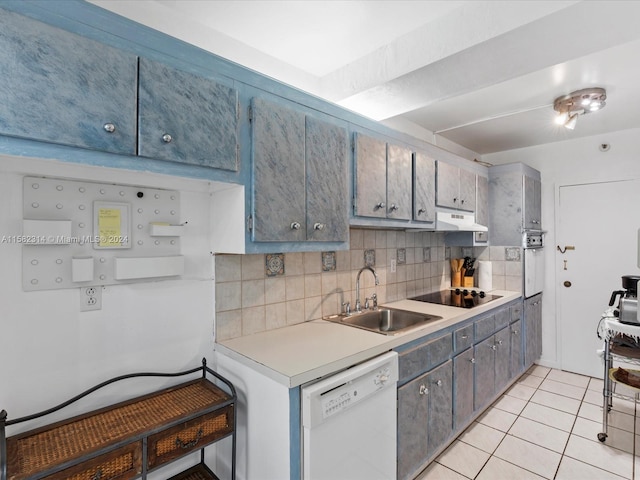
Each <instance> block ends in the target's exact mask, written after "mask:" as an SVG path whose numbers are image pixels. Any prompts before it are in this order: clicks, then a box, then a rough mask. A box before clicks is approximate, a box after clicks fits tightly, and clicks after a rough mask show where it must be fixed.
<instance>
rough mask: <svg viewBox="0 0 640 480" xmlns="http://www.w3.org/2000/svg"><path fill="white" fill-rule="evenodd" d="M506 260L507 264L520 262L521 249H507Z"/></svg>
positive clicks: (505, 252)
mask: <svg viewBox="0 0 640 480" xmlns="http://www.w3.org/2000/svg"><path fill="white" fill-rule="evenodd" d="M504 259H505V260H506V261H507V262H519V261H520V259H521V257H520V247H505V249H504Z"/></svg>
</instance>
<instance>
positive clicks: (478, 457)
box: [437, 440, 490, 478]
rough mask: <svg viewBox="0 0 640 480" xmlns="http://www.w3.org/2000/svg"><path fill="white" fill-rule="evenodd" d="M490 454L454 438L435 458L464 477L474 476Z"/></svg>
mask: <svg viewBox="0 0 640 480" xmlns="http://www.w3.org/2000/svg"><path fill="white" fill-rule="evenodd" d="M489 457H490V455H489V454H488V453H487V452H483V451H482V450H480V449H479V448H476V447H472V446H471V445H469V444H467V443H464V442H461V441H459V440H456V441H455V442H453V444H451V446H450V447H449V448H447V449H446V450H445V451H444V453H443V454H442V455H440V456H439V457H438V459H437V462H438V463H440V464H442V465H444V466H445V467H448V468H450V469H451V470H454V471H456V472H458V473H460V474H462V475H464V476H466V477H469V478H475V476H476V475H477V474H478V472H480V470H481V469H482V467H483V466H484V464H485V463H486V462H487V460H488V459H489Z"/></svg>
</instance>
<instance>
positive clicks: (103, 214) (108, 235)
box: [98, 208, 122, 247]
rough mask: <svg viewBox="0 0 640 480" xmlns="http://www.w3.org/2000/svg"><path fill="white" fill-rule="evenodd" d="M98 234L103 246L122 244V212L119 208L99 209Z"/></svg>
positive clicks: (100, 243)
mask: <svg viewBox="0 0 640 480" xmlns="http://www.w3.org/2000/svg"><path fill="white" fill-rule="evenodd" d="M98 235H99V236H100V239H99V240H100V241H99V243H98V244H99V245H100V246H101V247H119V246H120V245H121V244H122V241H121V240H120V239H121V238H122V212H121V210H120V209H119V208H101V209H99V210H98Z"/></svg>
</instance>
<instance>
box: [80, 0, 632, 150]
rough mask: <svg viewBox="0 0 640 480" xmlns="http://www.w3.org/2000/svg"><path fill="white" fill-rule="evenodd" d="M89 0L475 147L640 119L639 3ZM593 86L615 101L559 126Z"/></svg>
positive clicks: (350, 104)
mask: <svg viewBox="0 0 640 480" xmlns="http://www.w3.org/2000/svg"><path fill="white" fill-rule="evenodd" d="M90 1H91V3H95V4H96V5H99V6H101V7H103V8H106V9H109V10H112V11H114V12H115V13H118V14H120V15H123V16H125V17H128V18H131V19H132V20H135V21H137V22H140V23H143V24H145V25H148V26H150V27H152V28H155V29H157V30H160V31H163V32H165V33H168V34H169V35H172V36H174V37H177V38H180V39H182V40H185V41H187V42H189V43H192V44H195V45H198V46H199V47H201V48H204V49H206V50H209V51H211V52H213V53H216V54H218V55H220V56H222V57H224V58H227V59H229V60H232V61H234V62H236V63H239V64H242V65H244V66H247V67H249V68H251V69H253V70H256V71H259V72H261V73H264V74H266V75H269V76H271V77H273V78H276V79H278V80H280V81H282V82H285V83H288V84H290V85H293V86H295V87H298V88H300V89H302V90H305V91H308V92H310V93H313V94H315V95H318V96H320V97H323V98H326V99H328V100H330V101H333V102H335V103H338V104H340V105H342V106H344V107H346V108H349V109H351V110H354V111H356V112H359V113H362V114H363V115H366V116H369V117H371V118H374V119H376V120H381V121H384V122H385V123H387V124H389V125H392V126H400V128H402V129H403V130H405V131H411V133H413V134H415V135H418V136H420V137H422V138H424V139H426V140H427V141H432V140H433V139H434V137H433V134H434V133H436V134H438V135H440V136H442V137H445V138H446V139H448V140H450V141H453V142H455V143H457V144H459V145H462V146H464V147H466V148H468V149H470V150H472V151H475V152H477V153H479V154H487V153H493V152H498V151H504V150H511V149H514V148H520V147H526V146H531V145H537V144H543V143H550V142H555V141H560V140H566V139H570V138H577V137H580V136H585V135H595V134H600V133H606V132H611V131H616V130H624V129H628V128H637V127H640V115H639V114H638V112H640V96H634V91H633V89H635V87H636V86H638V85H640V62H639V61H638V55H639V54H638V52H640V1H630V0H625V1H595V0H589V1H560V0H557V1H524V0H516V1H419V0H411V1H400V0H398V1H393V0H392V1H383V0H370V1H338V0H333V1H327V0H320V1H316V0H290V1H272V0H248V1H244V0H234V1H226V0H138V1H128V0H90ZM596 86H597V87H603V88H605V89H606V90H607V96H608V98H607V106H606V108H604V109H603V110H602V111H599V112H596V113H591V114H589V115H585V116H582V117H580V118H579V119H578V124H577V126H576V129H575V130H573V131H569V130H567V129H565V128H564V127H561V126H557V125H555V124H554V123H553V116H554V114H553V109H552V107H551V105H552V103H553V100H554V99H555V98H556V97H558V96H561V95H565V94H567V93H570V92H572V91H575V90H579V89H583V88H587V87H596ZM435 138H436V139H437V137H435Z"/></svg>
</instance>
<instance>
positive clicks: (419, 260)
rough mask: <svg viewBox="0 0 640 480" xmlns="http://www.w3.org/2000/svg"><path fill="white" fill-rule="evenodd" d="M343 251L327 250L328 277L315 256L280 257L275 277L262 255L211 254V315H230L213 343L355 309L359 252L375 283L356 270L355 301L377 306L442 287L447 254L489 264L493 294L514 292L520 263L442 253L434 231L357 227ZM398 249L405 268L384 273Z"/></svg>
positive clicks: (495, 255)
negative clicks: (330, 253) (373, 300)
mask: <svg viewBox="0 0 640 480" xmlns="http://www.w3.org/2000/svg"><path fill="white" fill-rule="evenodd" d="M349 245H350V250H342V251H336V252H335V264H336V268H335V271H329V272H323V270H322V253H321V252H295V253H285V254H284V275H282V276H267V274H266V264H265V255H264V254H253V255H216V259H215V264H216V313H217V314H218V315H219V314H220V313H222V312H230V311H235V314H234V315H230V314H226V315H224V316H221V317H219V321H218V322H217V327H216V334H217V337H216V338H217V339H218V340H227V339H230V338H235V337H238V336H241V335H247V334H250V333H255V332H258V331H262V330H271V329H274V328H280V327H283V326H285V325H292V324H295V323H300V322H303V321H308V320H313V319H317V318H322V317H324V316H327V315H334V314H337V313H339V312H341V311H342V310H343V306H342V304H343V302H350V303H351V306H352V307H353V306H355V301H356V298H355V287H356V274H357V272H358V270H359V269H360V268H361V267H363V266H364V264H365V251H366V250H373V251H374V252H375V265H374V269H375V270H376V273H377V274H378V278H379V280H380V283H379V285H377V286H376V285H374V281H373V276H372V275H371V274H370V273H368V272H363V274H362V276H361V280H360V286H361V295H360V296H361V301H362V302H364V299H365V296H370V295H371V294H373V293H374V292H375V293H376V294H377V295H378V303H385V302H393V301H396V300H402V299H403V298H406V297H409V296H415V295H420V294H423V293H428V292H432V291H437V290H442V289H445V288H449V286H450V284H451V273H450V268H449V260H448V259H446V258H445V257H446V255H447V253H448V254H449V255H450V256H451V257H452V258H462V257H461V255H462V252H463V250H466V253H469V252H472V253H471V256H474V257H476V258H487V259H489V258H490V259H491V260H492V261H493V287H494V288H496V289H505V288H507V289H509V290H515V291H520V290H521V284H522V277H521V264H520V263H518V262H506V261H505V247H465V248H461V247H445V242H444V234H443V233H439V232H419V233H418V232H402V231H397V230H371V229H357V228H356V229H352V230H351V231H350V243H349ZM425 248H426V249H428V251H427V253H428V255H426V260H427V261H426V262H425V252H424V249H425ZM399 249H403V251H404V259H405V263H403V264H397V265H396V271H395V272H391V270H390V266H391V261H392V260H395V261H397V258H398V250H399ZM273 253H278V252H273ZM507 263H509V264H510V265H509V266H508V269H509V271H508V272H506V271H505V270H506V268H507V267H506V264H507ZM509 287H511V288H509ZM257 307H268V308H263V309H262V310H261V312H262V313H261V314H260V315H259V314H258V313H257V311H256V310H253V309H254V308H257ZM243 312H245V313H247V314H251V319H249V320H243V315H242V314H243ZM233 322H237V323H238V325H232V323H233Z"/></svg>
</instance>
